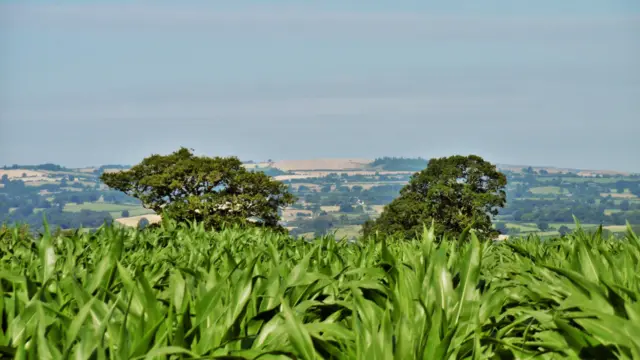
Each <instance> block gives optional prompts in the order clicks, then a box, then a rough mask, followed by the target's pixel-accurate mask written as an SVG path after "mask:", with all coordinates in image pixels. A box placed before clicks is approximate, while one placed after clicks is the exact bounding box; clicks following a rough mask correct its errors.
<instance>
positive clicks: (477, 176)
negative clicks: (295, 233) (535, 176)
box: [363, 155, 507, 238]
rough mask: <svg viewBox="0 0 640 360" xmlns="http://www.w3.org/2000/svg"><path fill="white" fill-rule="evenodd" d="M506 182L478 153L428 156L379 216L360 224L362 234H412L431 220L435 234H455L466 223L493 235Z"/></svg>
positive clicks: (409, 235) (503, 203) (504, 199)
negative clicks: (425, 164)
mask: <svg viewBox="0 0 640 360" xmlns="http://www.w3.org/2000/svg"><path fill="white" fill-rule="evenodd" d="M506 185H507V178H506V176H505V175H504V174H502V173H501V172H499V171H498V170H497V168H496V166H495V165H493V164H491V163H489V162H487V161H485V160H484V159H482V158H481V157H479V156H476V155H469V156H461V155H456V156H451V157H443V158H435V159H431V160H430V161H429V163H428V165H427V168H426V169H424V170H422V171H420V172H417V173H415V174H413V175H412V176H411V179H410V181H409V184H408V185H407V186H405V187H404V188H403V189H402V190H400V196H399V197H398V198H396V199H395V200H393V201H392V202H391V203H390V204H388V205H387V206H385V208H384V211H383V212H382V214H381V215H380V217H378V218H377V219H376V220H371V221H368V222H366V223H365V224H364V225H363V232H364V235H365V236H369V235H372V234H374V233H376V232H377V233H379V234H382V235H400V236H403V237H405V238H412V237H415V236H416V234H417V233H418V232H420V231H422V229H423V225H427V226H430V225H431V223H432V222H433V223H434V225H435V229H436V231H437V232H438V233H440V234H448V235H453V236H454V235H457V234H460V233H461V232H462V231H464V229H466V228H467V227H470V226H471V227H472V228H473V229H474V230H475V231H476V233H480V234H483V235H485V236H487V237H493V236H496V235H497V231H496V230H495V229H493V228H492V224H491V221H492V218H493V216H495V215H497V214H498V209H499V208H501V207H503V206H504V205H505V203H506V193H505V191H504V189H505V186H506Z"/></svg>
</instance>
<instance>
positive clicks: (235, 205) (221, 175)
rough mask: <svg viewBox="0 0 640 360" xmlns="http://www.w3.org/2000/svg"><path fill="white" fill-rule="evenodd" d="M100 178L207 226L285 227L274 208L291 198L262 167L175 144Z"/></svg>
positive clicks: (153, 205) (150, 206) (146, 204)
mask: <svg viewBox="0 0 640 360" xmlns="http://www.w3.org/2000/svg"><path fill="white" fill-rule="evenodd" d="M100 179H101V180H102V181H103V182H104V183H105V184H106V185H107V186H109V187H111V188H114V189H117V190H120V191H122V192H124V193H125V194H127V195H129V196H132V197H135V198H137V199H139V200H140V201H141V202H142V205H143V206H144V207H145V208H148V209H152V210H153V211H155V212H156V213H158V214H160V213H163V214H165V216H168V217H170V218H173V219H175V220H177V221H187V220H196V221H198V222H200V223H204V225H205V226H206V227H207V228H211V229H216V230H217V229H220V228H222V227H223V226H224V225H225V224H228V225H232V224H238V225H241V226H262V227H267V228H272V229H276V230H284V229H283V228H282V227H281V226H280V225H279V224H278V221H279V220H280V218H279V216H278V209H279V208H284V207H286V206H288V205H290V204H293V203H294V202H295V197H294V196H293V195H292V194H290V193H289V192H288V191H287V185H285V184H283V183H281V182H278V181H276V180H274V179H273V178H271V177H269V176H267V175H266V174H264V173H262V172H251V171H248V170H247V169H246V168H245V167H244V166H242V162H241V161H240V160H239V159H238V158H236V157H226V158H222V157H215V158H210V157H204V156H202V157H198V156H194V155H193V154H192V153H191V151H190V150H188V149H186V148H180V149H179V150H177V151H175V152H173V153H172V154H170V155H166V156H162V155H155V154H154V155H151V156H149V157H147V158H145V159H144V160H142V162H141V163H140V164H138V165H135V166H133V167H131V168H130V169H128V170H124V171H120V172H112V173H103V174H102V175H101V176H100Z"/></svg>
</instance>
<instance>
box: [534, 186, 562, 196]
mask: <svg viewBox="0 0 640 360" xmlns="http://www.w3.org/2000/svg"><path fill="white" fill-rule="evenodd" d="M529 191H531V193H533V194H562V188H560V187H559V186H540V187H533V188H531V189H529Z"/></svg>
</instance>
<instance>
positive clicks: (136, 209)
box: [64, 202, 154, 218]
mask: <svg viewBox="0 0 640 360" xmlns="http://www.w3.org/2000/svg"><path fill="white" fill-rule="evenodd" d="M82 210H91V211H107V212H109V213H110V214H111V216H113V217H114V218H119V217H121V215H120V214H121V213H122V211H123V210H127V211H129V215H130V216H137V215H144V214H153V213H154V212H153V210H149V209H145V208H143V207H141V206H139V205H127V204H110V203H104V202H91V203H83V204H75V203H68V204H65V206H64V211H67V212H80V211H82Z"/></svg>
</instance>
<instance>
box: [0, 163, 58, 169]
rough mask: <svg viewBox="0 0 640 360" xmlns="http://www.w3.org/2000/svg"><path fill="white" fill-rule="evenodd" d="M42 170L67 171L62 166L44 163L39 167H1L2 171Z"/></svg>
mask: <svg viewBox="0 0 640 360" xmlns="http://www.w3.org/2000/svg"><path fill="white" fill-rule="evenodd" d="M18 169H21V170H44V171H68V170H69V169H68V168H66V167H64V166H60V165H56V164H52V163H46V164H40V165H17V164H14V165H11V166H7V165H5V166H3V167H2V170H18Z"/></svg>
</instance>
